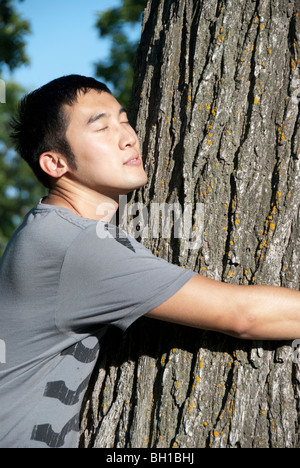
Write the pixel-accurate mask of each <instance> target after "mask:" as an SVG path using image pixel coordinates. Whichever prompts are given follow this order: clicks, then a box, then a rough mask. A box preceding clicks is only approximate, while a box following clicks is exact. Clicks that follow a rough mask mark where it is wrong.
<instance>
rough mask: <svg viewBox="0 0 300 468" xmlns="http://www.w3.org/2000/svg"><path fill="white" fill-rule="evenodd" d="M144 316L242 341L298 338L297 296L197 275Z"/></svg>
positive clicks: (299, 302)
mask: <svg viewBox="0 0 300 468" xmlns="http://www.w3.org/2000/svg"><path fill="white" fill-rule="evenodd" d="M147 316H148V317H150V318H154V319H159V320H164V321H168V322H173V323H178V324H181V325H187V326H190V327H196V328H201V329H203V330H213V331H217V332H221V333H225V334H227V335H231V336H235V337H238V338H242V339H249V340H251V339H252V340H292V339H294V338H300V292H299V291H295V290H292V289H286V288H279V287H275V286H244V285H233V284H227V283H222V282H219V281H215V280H212V279H209V278H206V277H203V276H200V275H197V276H195V277H194V278H192V279H191V280H190V281H188V283H186V285H185V286H183V287H182V288H181V289H180V290H179V291H178V292H177V293H176V294H175V295H174V296H172V297H171V298H170V299H168V300H167V301H166V302H164V303H163V304H161V305H160V306H158V307H156V308H155V309H153V310H152V311H151V312H149V313H148V314H147Z"/></svg>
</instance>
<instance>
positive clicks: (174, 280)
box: [56, 223, 195, 333]
mask: <svg viewBox="0 0 300 468" xmlns="http://www.w3.org/2000/svg"><path fill="white" fill-rule="evenodd" d="M101 225H102V234H103V235H102V234H101V235H100V236H99V235H97V233H96V228H95V226H93V227H89V228H87V229H85V230H84V231H83V232H82V233H81V234H80V235H79V236H78V237H77V238H76V239H75V241H73V243H72V245H71V246H70V247H69V248H68V250H67V252H66V255H65V258H64V262H63V265H62V269H61V275H60V285H59V293H58V303H57V311H56V324H57V326H58V327H59V328H60V329H61V330H62V331H64V332H71V333H72V332H73V333H91V332H93V331H95V330H98V329H100V328H101V327H103V326H106V325H114V326H116V327H118V328H120V329H122V330H123V331H125V330H126V329H127V328H128V327H129V326H130V325H131V324H132V323H133V322H134V321H135V320H137V319H138V318H139V317H141V316H142V315H145V314H146V313H147V312H149V311H151V310H152V309H154V308H155V307H157V306H158V305H160V304H162V303H163V302H165V301H166V300H167V299H169V298H170V297H172V296H173V295H174V294H175V293H176V292H177V291H178V290H179V289H180V288H181V287H182V286H184V284H185V283H186V282H187V281H189V280H190V279H191V278H192V277H193V276H194V275H195V273H193V272H192V271H190V270H187V269H184V268H181V267H179V266H177V265H172V264H170V263H168V262H167V261H165V260H163V259H160V258H158V257H156V256H155V255H153V254H152V253H151V252H150V251H149V250H148V249H146V248H145V247H144V246H143V245H141V244H140V243H139V242H137V241H136V240H135V239H133V238H131V237H130V236H127V235H126V234H125V233H124V232H123V231H120V230H119V229H117V228H114V227H112V226H111V225H107V224H104V223H101ZM112 230H113V231H114V232H112ZM98 234H99V233H98Z"/></svg>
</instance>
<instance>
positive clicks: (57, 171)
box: [40, 151, 69, 179]
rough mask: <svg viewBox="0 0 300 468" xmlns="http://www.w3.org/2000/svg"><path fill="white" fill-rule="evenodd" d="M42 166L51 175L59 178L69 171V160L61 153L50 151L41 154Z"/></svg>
mask: <svg viewBox="0 0 300 468" xmlns="http://www.w3.org/2000/svg"><path fill="white" fill-rule="evenodd" d="M40 167H41V169H42V170H43V171H44V172H46V174H48V175H49V176H51V177H53V178H54V179H59V178H60V177H62V176H63V175H64V174H66V173H67V172H68V171H69V167H68V163H67V161H66V160H65V159H64V158H63V157H62V155H61V154H59V153H55V152H53V151H49V152H46V153H43V154H41V156H40Z"/></svg>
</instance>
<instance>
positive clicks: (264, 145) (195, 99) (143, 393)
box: [81, 0, 300, 448]
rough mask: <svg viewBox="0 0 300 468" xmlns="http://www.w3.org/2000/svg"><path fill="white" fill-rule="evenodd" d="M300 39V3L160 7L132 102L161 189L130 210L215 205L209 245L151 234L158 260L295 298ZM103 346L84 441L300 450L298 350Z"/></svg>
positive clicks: (141, 336)
mask: <svg viewBox="0 0 300 468" xmlns="http://www.w3.org/2000/svg"><path fill="white" fill-rule="evenodd" d="M299 38H300V2H299V0H245V1H233V0H231V1H230V0H198V1H196V0H176V1H174V0H161V1H158V0H149V2H148V5H147V8H146V10H145V15H144V23H143V33H142V39H141V44H140V48H139V52H138V61H137V67H136V70H137V73H136V78H135V86H134V90H133V100H132V104H133V105H132V117H133V119H134V121H135V123H136V128H137V130H138V132H139V136H140V139H141V142H142V146H143V152H144V156H145V164H146V169H147V171H148V174H149V183H148V185H147V187H145V188H144V189H143V190H141V191H139V192H138V194H135V198H134V199H133V200H132V202H133V201H139V202H142V203H144V204H145V205H147V206H148V210H150V211H151V204H152V203H153V202H156V203H163V202H165V203H169V204H180V206H181V207H184V206H186V205H187V204H188V205H192V206H193V209H194V213H195V212H196V206H197V203H198V204H199V203H201V204H202V206H204V208H205V212H204V217H203V219H202V220H201V222H202V224H203V223H204V240H203V243H202V245H201V247H200V248H197V249H195V248H190V247H191V244H190V243H188V239H184V238H182V239H176V238H173V239H168V238H167V239H166V238H163V236H160V237H159V238H151V237H150V236H148V238H147V237H145V238H143V239H142V241H143V243H144V244H145V245H146V246H147V247H148V248H150V249H151V250H153V252H154V253H156V254H157V255H159V256H162V257H164V258H165V259H167V260H169V261H170V262H174V263H177V264H179V265H182V266H183V267H186V268H190V269H193V270H195V271H197V272H200V273H201V274H204V275H208V276H210V277H211V278H215V279H218V280H222V281H227V282H232V283H239V284H273V285H278V286H279V285H283V286H286V287H289V288H294V289H299V282H300V262H299V260H300V249H299V218H300V211H299V207H300V130H299V88H300V73H299V58H300V50H299V47H300V46H299ZM183 209H184V208H183ZM194 223H195V225H194V230H195V231H197V229H199V227H200V226H199V224H197V223H198V222H197V220H196V218H195V219H194ZM142 224H143V223H142ZM141 233H142V230H141ZM283 313H284V311H283ZM299 338H300V337H299ZM102 349H103V353H102V356H101V359H100V361H99V365H98V368H97V371H96V373H95V375H94V379H93V384H92V385H91V387H90V390H89V392H88V394H87V397H86V403H85V407H84V411H83V419H82V439H81V445H82V446H83V447H163V448H169V447H181V448H183V447H192V448H195V447H299V440H298V439H299V396H300V371H299V368H298V364H297V363H294V362H293V361H294V360H295V359H293V357H294V355H293V348H292V347H291V345H290V344H289V343H274V342H259V343H258V342H242V341H239V340H235V339H232V338H229V337H225V336H223V335H219V334H216V333H208V332H202V331H199V330H192V329H189V328H185V327H177V326H173V325H170V324H162V323H160V322H155V321H150V320H147V319H142V320H140V321H138V323H137V324H135V325H134V326H133V327H132V328H131V329H130V330H129V331H128V332H127V333H126V335H125V337H121V336H120V335H118V334H116V333H115V334H112V335H110V336H109V338H108V339H107V340H106V342H105V344H104V346H103V348H102Z"/></svg>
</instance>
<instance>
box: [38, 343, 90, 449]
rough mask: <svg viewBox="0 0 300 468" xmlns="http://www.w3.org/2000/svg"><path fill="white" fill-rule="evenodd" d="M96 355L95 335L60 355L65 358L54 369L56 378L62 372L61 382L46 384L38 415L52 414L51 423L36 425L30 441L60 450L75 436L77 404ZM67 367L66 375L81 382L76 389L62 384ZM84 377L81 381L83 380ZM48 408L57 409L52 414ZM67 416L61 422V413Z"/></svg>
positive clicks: (81, 396)
mask: <svg viewBox="0 0 300 468" xmlns="http://www.w3.org/2000/svg"><path fill="white" fill-rule="evenodd" d="M98 354H99V340H98V339H97V338H96V337H94V336H91V337H88V338H86V339H85V340H83V341H82V342H79V343H77V344H75V345H74V346H71V347H70V348H68V349H67V350H65V351H64V352H63V353H61V356H62V357H63V356H64V359H63V360H62V362H61V366H58V367H57V369H56V372H55V375H56V376H58V375H59V374H60V367H61V373H62V374H64V375H61V377H62V378H64V380H62V379H61V380H54V381H51V382H48V383H47V385H46V388H45V392H44V398H43V408H41V414H48V415H49V414H52V418H53V420H51V419H49V420H48V421H47V422H46V421H41V424H37V425H35V427H34V428H33V431H32V435H31V440H35V441H38V442H44V443H45V444H46V445H47V446H48V447H50V448H61V447H63V446H64V445H65V440H66V437H67V436H68V434H69V433H70V432H71V431H74V432H76V433H78V431H79V412H80V405H81V402H82V398H83V395H84V392H85V390H86V388H87V386H88V382H89V379H90V376H91V373H92V371H93V368H94V365H95V362H96V359H97V357H98ZM66 361H67V362H66ZM66 365H67V367H68V375H72V376H73V378H74V379H75V381H76V380H77V381H78V379H79V380H80V383H79V385H78V384H77V388H75V389H73V388H69V386H68V384H67V382H66V381H65V377H66V376H65V374H66V373H65V371H64V369H65V366H66ZM83 375H84V376H85V377H84V378H82V376H83ZM46 407H48V408H46ZM51 407H53V408H55V409H56V410H55V411H53V413H52V412H51ZM66 407H69V410H71V411H66ZM60 408H61V409H60ZM69 413H73V414H72V416H71V417H70V419H69V420H67V421H65V420H62V419H61V418H63V417H64V416H63V415H64V414H69ZM49 417H50V416H49ZM58 426H59V427H58ZM54 428H55V429H54Z"/></svg>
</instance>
